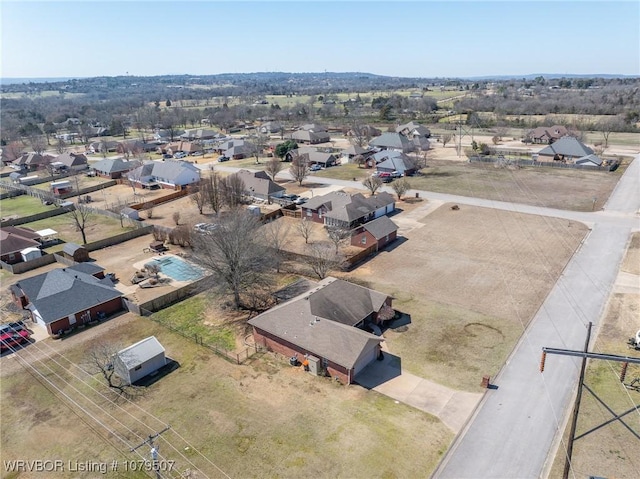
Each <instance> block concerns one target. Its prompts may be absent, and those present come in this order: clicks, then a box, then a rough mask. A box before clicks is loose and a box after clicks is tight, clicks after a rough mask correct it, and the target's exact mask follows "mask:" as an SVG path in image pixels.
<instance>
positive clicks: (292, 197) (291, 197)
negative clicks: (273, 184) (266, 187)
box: [280, 194, 298, 202]
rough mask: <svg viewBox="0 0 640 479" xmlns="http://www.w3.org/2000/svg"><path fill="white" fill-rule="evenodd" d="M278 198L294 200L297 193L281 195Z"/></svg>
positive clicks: (296, 197)
mask: <svg viewBox="0 0 640 479" xmlns="http://www.w3.org/2000/svg"><path fill="white" fill-rule="evenodd" d="M280 198H282V199H283V200H287V201H294V202H295V200H297V199H298V195H288V194H287V195H282V196H281V197H280Z"/></svg>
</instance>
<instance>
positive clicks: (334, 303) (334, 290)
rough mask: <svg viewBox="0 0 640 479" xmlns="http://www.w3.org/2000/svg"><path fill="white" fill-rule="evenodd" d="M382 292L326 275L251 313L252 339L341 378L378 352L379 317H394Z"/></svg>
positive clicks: (355, 372)
mask: <svg viewBox="0 0 640 479" xmlns="http://www.w3.org/2000/svg"><path fill="white" fill-rule="evenodd" d="M392 301H393V298H392V297H391V296H389V295H387V294H385V293H381V292H379V291H374V290H372V289H369V288H365V287H363V286H358V285H356V284H353V283H349V282H347V281H343V280H339V279H336V278H332V277H327V278H325V279H323V280H322V281H320V282H319V283H315V284H313V286H312V288H311V289H310V290H307V291H305V292H303V293H301V294H299V295H297V296H295V297H293V298H291V299H290V300H288V301H285V302H283V303H281V304H279V305H277V306H275V307H273V308H271V309H270V310H268V311H266V312H264V313H262V314H260V315H258V316H256V317H254V318H252V319H250V320H249V321H248V322H249V324H250V325H251V326H252V328H253V337H254V340H255V342H256V344H258V345H261V346H262V347H264V348H266V349H268V350H271V351H275V352H277V353H279V354H282V355H285V356H287V357H294V356H295V357H297V358H299V360H300V361H302V360H303V359H306V360H307V361H308V362H309V369H310V371H311V372H313V373H315V374H319V375H320V374H323V373H326V374H328V375H329V376H331V377H335V378H337V379H339V380H340V381H341V382H342V383H344V384H350V383H352V382H354V378H355V377H356V376H357V375H358V373H360V372H361V371H362V370H363V369H364V368H365V367H366V366H367V365H368V364H369V363H371V362H372V361H375V360H376V359H377V358H378V357H379V355H380V349H381V347H380V344H381V342H382V341H383V340H384V339H383V338H382V337H381V336H380V335H375V334H373V333H371V332H370V331H376V332H377V333H379V334H381V333H380V325H381V324H382V322H383V321H387V320H390V319H392V318H393V316H394V314H395V312H394V310H393V308H392Z"/></svg>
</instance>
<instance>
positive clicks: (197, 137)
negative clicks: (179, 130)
mask: <svg viewBox="0 0 640 479" xmlns="http://www.w3.org/2000/svg"><path fill="white" fill-rule="evenodd" d="M223 136H224V135H222V134H220V133H219V132H217V131H215V130H212V129H210V128H193V129H191V130H185V132H184V133H183V134H182V135H180V138H181V139H182V140H184V141H202V140H215V139H216V138H222V137H223Z"/></svg>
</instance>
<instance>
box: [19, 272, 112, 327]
mask: <svg viewBox="0 0 640 479" xmlns="http://www.w3.org/2000/svg"><path fill="white" fill-rule="evenodd" d="M83 268H85V267H84V266H81V267H78V266H77V265H76V266H69V267H67V268H58V269H54V270H51V271H49V272H47V273H43V274H40V275H37V276H33V277H31V278H25V279H23V280H20V281H18V282H17V283H15V284H13V285H12V286H11V287H10V291H11V296H12V297H13V300H14V302H15V303H16V305H18V307H20V308H23V309H26V310H28V311H29V313H30V315H31V319H32V320H33V322H34V323H35V324H38V325H39V326H41V327H43V328H44V329H46V331H47V332H48V333H49V334H50V335H53V334H58V333H59V332H61V331H65V330H68V329H70V328H75V327H77V326H81V325H84V324H86V323H88V322H90V321H94V320H97V319H100V318H101V317H103V316H105V315H109V314H112V313H115V312H117V311H120V310H122V293H121V292H120V291H118V290H117V289H116V288H115V287H114V285H113V282H112V281H111V279H109V278H108V277H102V278H99V277H98V276H101V275H103V272H102V269H101V268H97V269H96V271H94V274H89V273H86V272H84V271H86V270H85V269H83ZM98 269H99V270H100V271H98Z"/></svg>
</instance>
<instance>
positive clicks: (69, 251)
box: [62, 243, 89, 263]
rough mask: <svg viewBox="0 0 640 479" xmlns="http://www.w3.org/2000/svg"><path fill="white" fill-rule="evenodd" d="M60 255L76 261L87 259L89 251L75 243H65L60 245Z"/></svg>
mask: <svg viewBox="0 0 640 479" xmlns="http://www.w3.org/2000/svg"><path fill="white" fill-rule="evenodd" d="M62 256H64V257H65V258H68V259H72V260H73V261H75V262H76V263H82V262H84V261H89V252H88V251H87V248H85V247H84V246H80V245H79V244H75V243H65V245H64V246H63V247H62Z"/></svg>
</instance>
